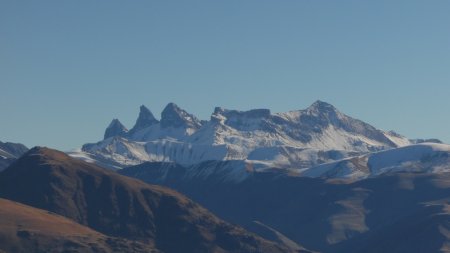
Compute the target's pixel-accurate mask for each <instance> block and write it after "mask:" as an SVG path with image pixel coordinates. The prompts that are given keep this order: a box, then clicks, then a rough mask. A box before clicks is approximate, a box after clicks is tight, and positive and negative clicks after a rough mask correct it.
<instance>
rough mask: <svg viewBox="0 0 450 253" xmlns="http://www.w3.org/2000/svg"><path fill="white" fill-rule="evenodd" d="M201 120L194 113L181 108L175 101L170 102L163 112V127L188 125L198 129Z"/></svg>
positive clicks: (187, 126)
mask: <svg viewBox="0 0 450 253" xmlns="http://www.w3.org/2000/svg"><path fill="white" fill-rule="evenodd" d="M201 125H202V123H201V121H200V120H199V119H197V118H196V117H195V116H194V115H192V114H189V113H188V112H186V111H185V110H183V109H181V108H180V107H179V106H178V105H176V104H175V103H168V104H167V105H166V107H165V108H164V110H163V111H162V113H161V126H162V127H186V128H195V129H198V128H200V126H201Z"/></svg>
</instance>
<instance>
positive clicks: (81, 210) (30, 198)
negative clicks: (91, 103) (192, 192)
mask: <svg viewBox="0 0 450 253" xmlns="http://www.w3.org/2000/svg"><path fill="white" fill-rule="evenodd" d="M0 196H1V197H3V198H7V199H11V200H14V201H17V202H21V203H24V204H26V205H30V206H33V207H36V208H40V209H45V210H48V211H52V212H55V213H57V214H60V215H62V216H65V217H68V218H70V219H72V220H74V221H76V222H78V223H80V224H83V225H86V226H88V227H90V228H92V229H94V230H96V231H99V232H101V233H103V234H105V235H109V236H115V237H122V238H126V239H131V240H136V241H139V242H143V243H146V244H147V245H149V246H151V247H154V248H156V249H158V250H161V251H163V252H289V249H287V248H286V247H284V246H281V245H279V244H276V243H273V242H270V241H267V240H264V239H262V238H260V237H258V236H256V235H254V234H251V233H249V232H247V231H245V230H244V229H242V228H239V227H236V226H233V225H231V224H228V223H226V222H224V221H222V220H220V219H218V218H217V217H215V216H214V215H212V214H211V213H209V212H208V211H207V210H206V209H204V208H202V207H201V206H199V205H198V204H196V203H195V202H193V201H191V200H190V199H188V198H186V197H184V196H183V195H181V194H179V193H177V192H175V191H173V190H170V189H167V188H164V187H160V186H152V185H148V184H146V183H144V182H142V181H139V180H135V179H131V178H128V177H125V176H121V175H119V174H117V173H115V172H112V171H108V170H106V169H103V168H100V167H98V166H96V165H94V164H89V163H86V162H83V161H80V160H76V159H73V158H71V157H69V156H68V155H66V154H64V153H62V152H59V151H55V150H51V149H47V148H33V149H32V150H30V151H29V152H28V153H26V154H25V155H24V156H23V157H21V158H20V159H19V160H17V161H16V162H15V163H14V164H13V165H11V166H10V167H9V168H8V169H6V170H5V171H3V172H2V173H1V174H0Z"/></svg>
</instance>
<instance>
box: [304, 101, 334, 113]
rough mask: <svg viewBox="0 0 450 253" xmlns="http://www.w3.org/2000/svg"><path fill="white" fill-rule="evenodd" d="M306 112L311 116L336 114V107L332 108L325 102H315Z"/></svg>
mask: <svg viewBox="0 0 450 253" xmlns="http://www.w3.org/2000/svg"><path fill="white" fill-rule="evenodd" d="M306 111H308V112H310V113H313V114H323V113H337V112H338V110H337V109H336V107H334V106H333V105H332V104H329V103H327V102H324V101H321V100H317V101H316V102H314V103H312V104H311V105H310V106H309V107H308V108H307V109H306Z"/></svg>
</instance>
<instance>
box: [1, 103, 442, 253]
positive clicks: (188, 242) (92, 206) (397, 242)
mask: <svg viewBox="0 0 450 253" xmlns="http://www.w3.org/2000/svg"><path fill="white" fill-rule="evenodd" d="M0 144H1V145H0V158H5V159H4V161H5V163H4V165H3V167H8V168H7V169H5V170H3V171H2V172H0V215H1V216H2V217H6V218H4V219H0V228H1V229H0V252H2V250H3V251H6V252H11V251H12V252H33V250H34V251H35V252H42V251H45V252H48V251H50V249H55V250H54V252H61V251H62V250H69V251H70V250H71V251H73V252H80V251H82V252H180V251H182V252H311V251H310V250H314V251H315V252H316V251H317V252H355V253H356V252H448V251H450V236H449V235H450V212H449V210H450V207H449V203H450V191H449V189H450V145H447V144H444V143H442V142H441V141H439V140H437V139H409V138H407V137H404V136H402V135H400V134H398V133H396V132H394V131H384V130H380V129H377V128H375V127H373V126H371V125H370V124H367V123H365V122H363V121H361V120H358V119H354V118H352V117H350V116H348V115H346V114H344V113H342V112H340V111H339V110H338V109H336V108H335V107H334V106H332V105H330V104H328V103H325V102H322V101H317V102H315V103H313V104H312V105H311V106H309V107H308V108H306V109H304V110H296V111H290V112H285V113H271V112H270V110H268V109H255V110H250V111H237V110H227V109H223V108H220V107H217V108H215V110H214V112H213V113H212V115H211V118H210V119H209V120H200V119H198V118H197V117H195V116H194V115H192V114H190V113H188V112H186V111H185V110H183V109H181V108H180V107H178V106H177V105H175V104H174V103H169V104H168V105H167V106H166V107H165V108H164V110H163V111H162V113H161V117H160V118H159V119H157V118H156V117H155V116H154V115H153V114H152V112H151V111H150V110H149V109H148V108H146V107H145V106H141V107H140V111H139V115H138V118H137V120H136V123H135V125H134V126H133V127H132V128H131V129H130V130H128V129H127V127H125V126H124V125H123V124H122V123H121V122H120V121H119V120H118V119H113V120H112V122H111V123H110V124H109V125H108V127H107V128H106V130H105V133H104V136H103V140H100V141H99V142H97V143H90V144H85V145H83V147H82V148H81V149H79V150H75V151H71V152H67V153H62V152H59V151H56V150H51V149H48V148H41V147H36V148H33V149H31V150H28V149H27V148H26V147H25V146H23V145H20V144H11V143H1V142H0ZM1 170H2V168H1V167H0V171H1ZM158 185H159V186H158ZM197 203H198V204H197ZM205 208H206V209H205ZM45 224H49V225H48V226H49V227H45ZM70 227H73V229H69V228H70ZM307 249H310V250H307Z"/></svg>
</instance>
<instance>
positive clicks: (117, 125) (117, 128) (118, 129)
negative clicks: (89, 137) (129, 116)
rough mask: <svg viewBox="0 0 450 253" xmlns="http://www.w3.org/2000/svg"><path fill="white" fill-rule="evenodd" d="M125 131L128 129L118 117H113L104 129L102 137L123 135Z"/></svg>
mask: <svg viewBox="0 0 450 253" xmlns="http://www.w3.org/2000/svg"><path fill="white" fill-rule="evenodd" d="M127 132H128V129H127V128H126V127H125V126H124V125H123V124H122V123H121V122H120V121H119V120H118V119H113V120H112V121H111V123H110V124H109V126H108V127H107V128H106V130H105V135H104V139H108V138H109V137H113V136H124V135H125V134H126V133H127Z"/></svg>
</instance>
